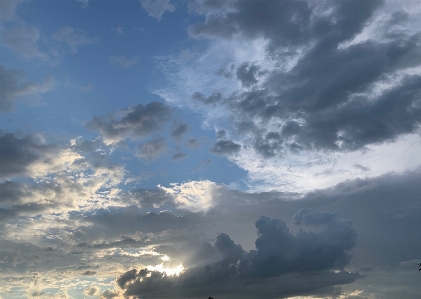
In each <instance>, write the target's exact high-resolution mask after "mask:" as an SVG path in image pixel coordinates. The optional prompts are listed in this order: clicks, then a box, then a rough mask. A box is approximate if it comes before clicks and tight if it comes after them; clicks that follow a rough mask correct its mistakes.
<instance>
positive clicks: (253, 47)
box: [157, 1, 421, 190]
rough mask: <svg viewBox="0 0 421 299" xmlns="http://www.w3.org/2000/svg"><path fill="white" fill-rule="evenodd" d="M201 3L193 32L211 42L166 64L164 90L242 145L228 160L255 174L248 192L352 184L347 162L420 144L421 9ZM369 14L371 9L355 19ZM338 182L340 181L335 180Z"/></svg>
mask: <svg viewBox="0 0 421 299" xmlns="http://www.w3.org/2000/svg"><path fill="white" fill-rule="evenodd" d="M193 6H194V10H195V11H196V13H199V14H200V15H202V17H203V21H201V22H198V23H197V24H194V25H192V26H191V27H190V29H189V32H190V34H191V35H192V36H193V37H197V38H206V39H208V42H209V47H208V49H207V50H206V51H205V52H204V53H203V52H202V53H199V52H197V53H195V52H193V53H191V55H192V56H194V57H195V59H194V60H192V61H187V62H185V61H183V60H182V57H181V55H180V58H179V61H177V63H175V64H174V63H173V65H170V67H167V68H166V69H165V71H167V72H168V73H169V74H171V76H169V78H170V79H171V80H172V83H173V85H172V86H171V87H170V88H168V89H163V90H157V93H158V94H159V95H161V96H162V97H164V98H166V99H168V100H169V101H172V102H177V103H182V104H184V105H186V106H189V107H191V108H193V109H196V110H199V111H200V112H201V113H203V114H204V115H205V118H206V124H212V125H214V127H215V128H218V127H219V128H220V127H223V128H224V129H225V130H226V131H227V132H228V133H229V135H230V138H232V139H233V140H235V142H236V143H237V144H238V145H240V146H241V147H240V148H239V150H238V151H237V152H236V155H232V156H231V157H230V158H229V159H230V160H231V161H232V162H234V163H236V164H237V165H239V166H240V167H241V168H243V169H245V170H246V171H248V172H249V178H250V180H251V185H254V182H259V183H260V182H262V181H266V182H267V186H266V187H268V188H285V187H286V186H290V187H291V189H289V190H292V189H294V188H300V189H301V188H303V186H302V184H300V182H304V181H306V180H307V179H306V178H308V180H311V181H312V182H314V184H315V185H320V186H323V187H328V186H333V185H334V184H335V183H338V182H339V181H342V180H343V179H346V178H352V177H353V175H351V174H350V169H351V168H350V167H348V165H354V164H358V163H359V161H360V160H365V158H366V157H367V156H365V154H367V153H370V152H372V151H373V152H374V151H376V150H375V149H379V148H383V149H386V148H388V149H389V150H390V152H394V151H395V150H393V148H398V147H401V146H402V145H403V144H406V145H405V146H404V147H406V148H410V147H411V146H410V145H409V142H410V141H409V140H415V139H417V140H418V141H417V142H416V143H417V144H419V141H420V140H421V139H420V138H419V132H420V125H421V118H420V115H421V110H420V107H421V102H420V99H421V97H420V92H421V90H420V88H419V87H420V86H421V84H420V82H421V81H420V80H421V79H420V75H421V68H420V66H421V52H420V51H419V49H420V39H419V36H420V35H419V29H418V28H419V26H417V24H418V21H417V19H419V14H420V12H419V10H411V9H409V7H410V6H411V5H410V4H408V6H406V5H403V6H399V5H393V3H392V2H389V1H385V2H383V1H371V2H370V3H366V2H364V1H361V2H358V1H344V2H340V3H337V2H334V1H327V2H323V3H322V2H318V3H317V4H315V5H310V4H309V3H308V2H306V1H268V2H267V3H266V2H265V3H262V2H261V1H226V2H224V3H220V2H214V1H196V3H195V5H193ZM193 6H192V7H193ZM362 7H364V8H363V10H364V13H359V14H356V13H354V12H353V11H357V10H360V9H362ZM256 16H257V17H256ZM291 16H294V17H291ZM240 49H241V50H240ZM220 53H224V54H223V55H222V54H220ZM195 55H196V56H195ZM222 70H225V71H222ZM225 73H226V74H231V75H226V76H225V75H224V74H225ZM199 74H200V75H199ZM215 74H217V75H216V76H215ZM361 74H365V75H364V76H361ZM174 75H175V76H174ZM221 76H222V77H221ZM215 77H217V78H215ZM174 78H176V79H174ZM197 78H200V79H197ZM187 96H190V101H187V100H185V98H186V97H187ZM417 136H418V137H417ZM404 140H405V141H404ZM224 142H225V141H224ZM221 146H222V144H221ZM221 148H222V147H221ZM376 155H377V154H376ZM228 157H229V156H228ZM316 157H323V158H322V159H318V158H316ZM399 157H401V158H402V156H400V155H398V156H394V158H393V159H392V160H395V159H400V158H399ZM315 160H320V161H315ZM404 160H405V159H402V160H401V163H405V161H404ZM416 160H417V162H416V163H415V164H416V165H420V164H421V163H420V161H419V160H418V159H416ZM329 161H330V162H329ZM345 161H346V164H347V166H345V164H344V162H345ZM370 161H373V160H371V159H370ZM363 164H364V165H363ZM363 164H362V165H363V167H367V168H369V169H370V170H369V171H361V172H365V173H366V174H367V175H369V176H375V175H378V174H379V173H377V174H374V172H375V171H373V169H374V168H375V166H374V165H372V164H371V162H368V163H367V164H365V162H364V163H363ZM306 165H308V166H306ZM322 165H323V166H322ZM316 168H317V169H318V170H317V171H315V169H316ZM403 168H405V167H403ZM298 169H300V170H299V174H298V173H297V171H298ZM359 169H360V170H361V168H359ZM391 170H392V168H387V170H386V169H384V171H383V172H382V174H384V173H387V172H388V171H391ZM328 173H330V175H329V174H328ZM338 175H339V176H342V178H341V179H337V180H335V179H334V177H337V176H338ZM345 177H346V178H345ZM300 178H301V179H300ZM327 181H330V182H327ZM275 182H282V183H275ZM259 183H258V184H259ZM310 189H311V188H310Z"/></svg>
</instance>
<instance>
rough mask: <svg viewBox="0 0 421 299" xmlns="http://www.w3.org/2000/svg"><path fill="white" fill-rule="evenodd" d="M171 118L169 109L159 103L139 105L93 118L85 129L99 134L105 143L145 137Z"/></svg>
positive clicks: (160, 127) (159, 128)
mask: <svg viewBox="0 0 421 299" xmlns="http://www.w3.org/2000/svg"><path fill="white" fill-rule="evenodd" d="M170 116H171V108H170V107H168V106H167V105H165V104H163V103H160V102H151V103H149V104H146V105H143V104H139V105H137V106H134V107H130V108H127V109H124V110H119V111H116V112H114V113H111V114H108V115H106V116H99V117H94V118H93V120H92V121H90V122H89V123H88V124H87V125H86V127H87V128H89V129H92V130H97V131H99V132H100V133H101V135H102V137H103V138H104V141H105V143H107V144H112V143H117V142H119V141H122V140H124V139H126V138H127V137H130V138H134V139H135V138H142V137H146V136H147V135H149V134H150V133H154V132H156V131H159V130H161V129H162V128H163V125H164V124H165V123H166V122H167V121H168V120H169V118H170Z"/></svg>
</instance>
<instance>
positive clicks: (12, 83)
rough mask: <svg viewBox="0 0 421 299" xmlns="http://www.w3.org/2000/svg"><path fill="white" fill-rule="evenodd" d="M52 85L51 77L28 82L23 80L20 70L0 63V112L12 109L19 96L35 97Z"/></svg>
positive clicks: (53, 83)
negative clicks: (40, 80)
mask: <svg viewBox="0 0 421 299" xmlns="http://www.w3.org/2000/svg"><path fill="white" fill-rule="evenodd" d="M54 85H55V81H54V79H53V77H47V78H44V80H43V82H40V83H35V82H30V81H27V80H25V76H24V74H23V73H22V72H20V71H18V70H16V69H7V68H5V67H4V66H3V65H0V112H4V111H10V110H12V109H13V106H14V102H15V101H16V100H18V99H19V98H22V97H29V98H31V97H32V98H35V99H37V98H38V97H39V95H41V94H43V93H46V92H48V91H50V90H51V89H52V88H53V87H54Z"/></svg>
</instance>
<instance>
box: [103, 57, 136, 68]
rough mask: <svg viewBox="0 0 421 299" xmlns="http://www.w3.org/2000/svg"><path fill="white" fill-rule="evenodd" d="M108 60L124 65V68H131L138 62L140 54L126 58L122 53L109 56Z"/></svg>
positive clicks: (114, 63) (113, 63) (111, 62)
mask: <svg viewBox="0 0 421 299" xmlns="http://www.w3.org/2000/svg"><path fill="white" fill-rule="evenodd" d="M108 61H109V62H110V64H112V65H117V66H121V67H124V68H126V69H128V68H131V67H133V66H135V65H136V64H138V63H139V61H140V56H139V55H136V56H133V57H132V58H127V57H126V56H124V55H120V56H110V57H109V58H108Z"/></svg>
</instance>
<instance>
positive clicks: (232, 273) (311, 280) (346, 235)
mask: <svg viewBox="0 0 421 299" xmlns="http://www.w3.org/2000/svg"><path fill="white" fill-rule="evenodd" d="M293 219H294V221H296V222H297V223H300V224H301V225H303V226H305V227H307V228H313V229H315V228H320V229H317V230H316V231H306V232H305V231H299V232H298V233H296V234H293V233H292V232H290V230H289V229H288V227H287V226H286V224H285V222H283V221H282V220H280V219H271V218H269V217H261V218H260V219H259V220H258V221H257V222H256V224H255V225H256V229H257V235H258V238H257V240H256V242H255V244H256V250H252V251H249V252H246V251H245V250H243V248H242V247H241V245H238V244H235V243H234V241H233V240H232V239H231V238H230V237H229V236H228V235H227V234H224V233H222V234H220V235H218V237H217V238H216V242H215V244H214V245H213V246H212V245H210V244H209V243H207V245H206V246H204V245H202V246H200V247H199V248H198V251H196V253H194V254H193V255H192V256H191V257H190V258H192V257H193V258H194V259H196V260H199V261H201V264H202V266H196V267H195V266H192V267H189V268H188V269H187V270H185V272H183V273H182V274H180V275H179V276H165V275H164V274H163V273H161V272H158V271H149V270H146V269H142V270H140V271H137V270H135V269H133V270H130V271H128V272H126V273H125V274H123V275H122V276H120V278H118V279H117V283H118V285H119V286H120V287H121V288H123V289H125V293H124V294H125V295H127V296H129V295H140V296H149V297H152V298H153V297H155V296H160V297H161V298H171V297H173V296H174V294H177V295H180V296H193V295H196V294H197V292H198V290H202V292H203V291H205V290H211V289H212V288H213V292H214V293H216V294H218V295H221V296H229V295H230V294H234V293H235V294H236V295H237V296H238V295H239V294H241V295H242V296H246V298H255V297H256V296H259V297H260V298H261V297H264V298H273V296H286V295H293V294H311V293H312V292H317V291H318V290H319V289H324V288H327V287H330V286H334V285H337V284H346V283H350V282H352V281H354V280H355V279H356V278H358V277H359V275H358V274H357V273H350V272H346V271H343V269H344V267H345V266H347V265H348V264H349V261H350V255H349V254H348V252H349V251H350V250H351V249H352V248H353V247H354V246H355V244H356V232H355V230H354V229H353V228H352V227H351V223H350V222H349V221H348V220H344V219H341V218H340V217H339V216H338V215H337V214H336V213H331V212H319V211H315V210H312V209H302V210H300V211H299V212H298V213H296V214H295V215H294V217H293ZM315 256H317V257H318V258H317V260H315V259H314V257H315ZM186 264H189V261H188V260H187V261H186ZM329 270H337V272H332V271H330V272H329ZM297 275H301V279H300V283H296V284H294V286H290V287H287V288H279V287H278V288H277V291H275V293H274V288H273V287H271V288H270V289H267V286H268V285H271V284H272V283H273V282H275V281H276V283H278V284H279V283H280V284H281V285H287V284H288V283H290V282H291V278H293V277H295V276H297ZM325 275H327V276H328V277H329V281H330V282H328V281H326V280H325V279H323V278H322V277H324V276H325ZM217 285H219V287H216V286H217ZM240 285H243V287H244V289H243V291H241V290H240V288H239V286H240ZM247 285H249V286H250V285H253V287H251V288H250V287H246V286H247Z"/></svg>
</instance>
